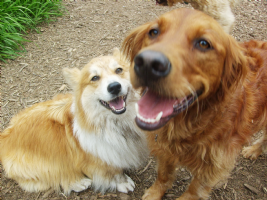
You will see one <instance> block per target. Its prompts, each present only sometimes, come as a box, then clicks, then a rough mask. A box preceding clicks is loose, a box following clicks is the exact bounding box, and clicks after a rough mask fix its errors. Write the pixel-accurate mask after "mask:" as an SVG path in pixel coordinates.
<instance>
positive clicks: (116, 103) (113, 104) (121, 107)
mask: <svg viewBox="0 0 267 200" xmlns="http://www.w3.org/2000/svg"><path fill="white" fill-rule="evenodd" d="M126 99H127V95H124V96H119V97H116V98H115V99H112V100H111V101H108V102H106V101H103V100H99V101H100V103H101V104H102V105H103V106H104V107H106V108H107V109H109V110H111V111H112V112H113V113H114V114H122V113H124V112H125V111H126V103H125V102H126Z"/></svg>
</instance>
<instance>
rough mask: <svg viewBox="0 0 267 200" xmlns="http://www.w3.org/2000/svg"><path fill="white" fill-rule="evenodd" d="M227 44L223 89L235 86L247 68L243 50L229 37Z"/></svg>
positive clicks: (242, 77)
mask: <svg viewBox="0 0 267 200" xmlns="http://www.w3.org/2000/svg"><path fill="white" fill-rule="evenodd" d="M227 43H228V44H227V51H226V59H225V62H224V72H223V77H222V85H223V87H224V88H225V89H230V87H231V86H236V85H237V84H238V82H239V81H242V80H243V79H244V77H245V76H246V74H247V67H248V66H247V59H246V56H245V49H243V48H242V47H241V46H240V45H239V44H238V42H237V41H236V40H235V39H234V38H233V37H232V36H230V35H229V36H228V42H227Z"/></svg>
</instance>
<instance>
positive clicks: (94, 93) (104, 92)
mask: <svg viewBox="0 0 267 200" xmlns="http://www.w3.org/2000/svg"><path fill="white" fill-rule="evenodd" d="M98 64H99V65H100V63H95V64H93V65H92V66H91V67H90V69H89V73H90V77H94V76H100V80H99V81H98V86H97V88H96V89H93V88H92V86H90V85H88V86H87V87H86V88H85V89H84V91H83V93H82V98H81V101H82V106H83V109H84V111H85V112H86V113H87V112H90V113H91V114H92V110H97V111H98V112H99V111H101V112H102V111H103V112H110V110H108V109H107V108H105V107H104V106H102V105H101V104H100V102H99V100H103V101H106V102H108V101H111V100H112V99H114V98H116V96H114V95H112V94H110V93H109V92H108V85H109V84H111V83H114V82H118V83H120V84H121V92H120V93H119V94H118V96H124V95H127V93H128V91H130V90H131V89H132V86H131V83H130V80H129V79H124V78H122V77H121V75H120V74H116V73H115V70H116V69H117V68H123V67H122V66H120V65H119V63H118V62H117V61H116V60H114V59H110V62H109V64H108V70H107V69H106V68H103V67H102V66H98ZM124 73H127V75H126V76H127V77H129V75H128V74H129V72H124ZM126 103H127V101H126ZM88 114H89V113H88Z"/></svg>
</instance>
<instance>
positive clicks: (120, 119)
mask: <svg viewBox="0 0 267 200" xmlns="http://www.w3.org/2000/svg"><path fill="white" fill-rule="evenodd" d="M119 67H121V68H123V67H122V66H120V65H119V64H118V63H117V62H116V61H115V60H114V59H111V60H110V61H109V64H108V67H106V66H104V67H103V66H101V61H100V63H94V64H93V65H92V66H90V69H89V72H90V77H93V76H96V75H97V76H100V79H99V82H98V85H97V87H92V86H90V85H88V86H86V87H85V88H84V90H83V92H82V96H81V104H82V108H83V111H82V112H84V113H85V116H86V118H87V119H86V121H88V124H89V125H88V126H91V127H95V129H94V130H93V131H92V129H90V131H88V130H87V129H86V128H85V127H83V128H82V127H81V126H80V124H79V119H78V118H77V117H74V122H73V132H74V135H75V136H76V137H77V139H78V141H79V143H80V145H81V147H82V149H83V150H84V151H85V152H88V153H90V154H92V155H94V156H96V157H98V158H100V159H101V160H102V161H104V162H106V163H107V164H108V165H112V166H116V167H119V168H124V169H127V168H132V167H135V168H137V167H138V166H140V164H141V163H142V162H143V161H144V160H145V159H146V157H147V155H148V151H147V146H146V139H145V135H144V133H143V132H142V131H141V130H140V129H139V128H138V127H137V126H136V124H135V116H136V113H135V103H136V102H137V100H138V98H137V96H136V95H135V92H134V91H133V89H132V86H131V84H130V81H129V78H123V76H121V75H120V74H116V73H115V70H116V69H117V68H119ZM124 73H128V72H124ZM124 75H125V74H124ZM127 77H128V76H127ZM113 82H119V83H120V84H121V92H120V94H119V95H118V96H122V95H126V94H127V100H126V111H125V113H123V114H118V115H117V114H114V113H113V112H112V111H111V110H109V109H107V108H105V107H104V106H102V105H101V103H100V102H99V100H104V101H107V102H108V101H110V100H112V99H114V98H115V97H114V95H112V94H110V93H109V92H108V90H107V88H108V85H109V84H110V83H113ZM72 111H73V112H74V116H76V115H75V112H80V111H78V110H76V109H75V103H74V104H73V105H72Z"/></svg>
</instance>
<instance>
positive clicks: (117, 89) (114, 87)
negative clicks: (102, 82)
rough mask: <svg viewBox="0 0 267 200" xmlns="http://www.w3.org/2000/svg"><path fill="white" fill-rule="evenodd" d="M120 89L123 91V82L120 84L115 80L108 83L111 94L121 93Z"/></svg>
mask: <svg viewBox="0 0 267 200" xmlns="http://www.w3.org/2000/svg"><path fill="white" fill-rule="evenodd" d="M120 91H121V84H120V83H118V82H114V83H110V84H109V85H108V92H109V93H110V94H115V95H117V94H119V93H120Z"/></svg>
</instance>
